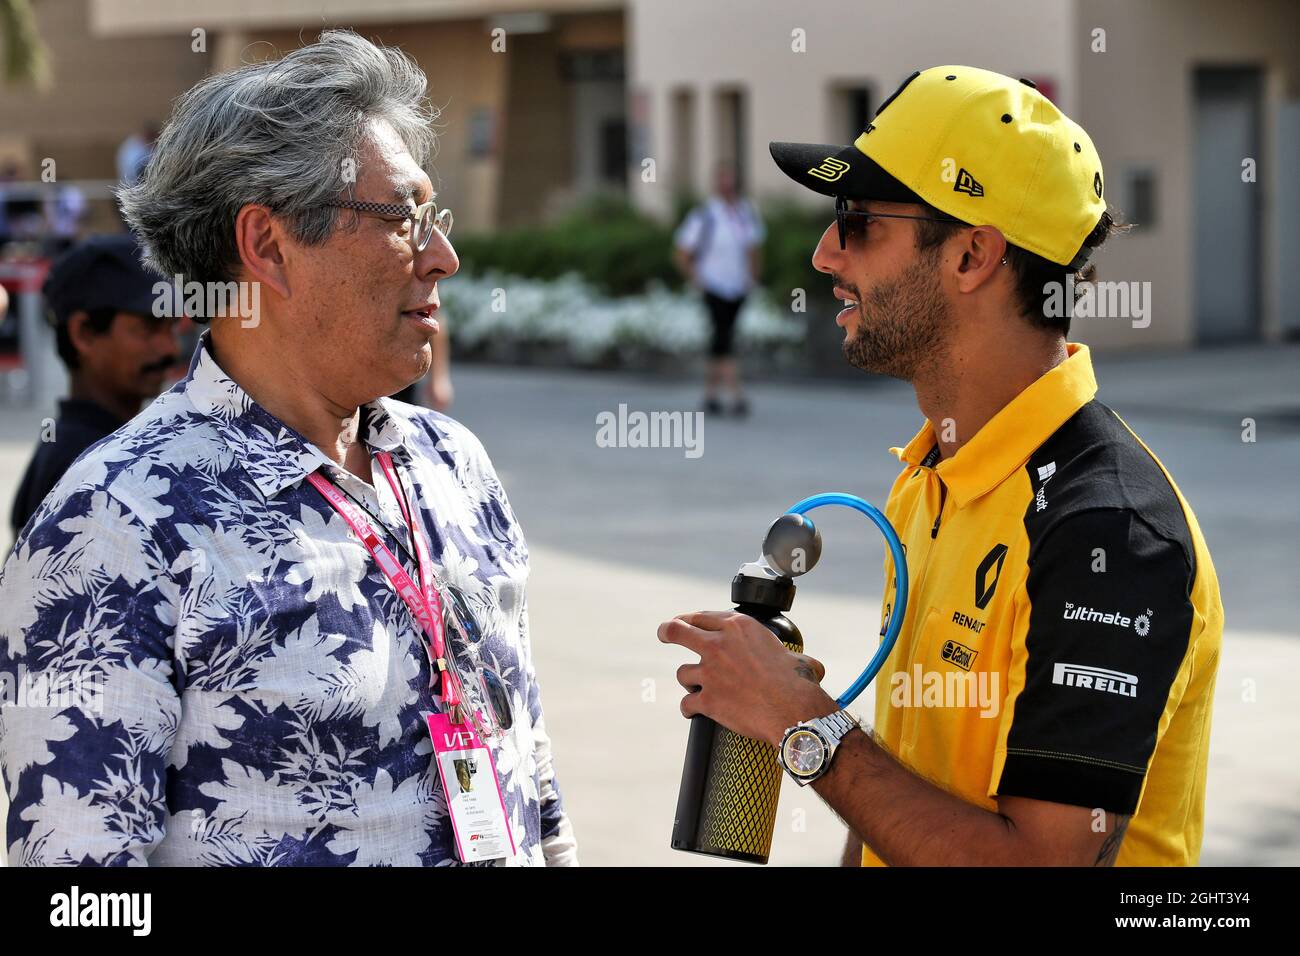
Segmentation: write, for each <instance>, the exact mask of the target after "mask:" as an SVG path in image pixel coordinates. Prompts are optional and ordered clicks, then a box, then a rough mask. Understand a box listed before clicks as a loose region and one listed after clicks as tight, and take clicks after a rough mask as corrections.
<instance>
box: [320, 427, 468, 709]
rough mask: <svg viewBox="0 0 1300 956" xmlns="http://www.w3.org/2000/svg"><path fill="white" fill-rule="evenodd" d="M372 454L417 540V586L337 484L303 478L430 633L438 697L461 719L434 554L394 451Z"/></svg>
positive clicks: (457, 689)
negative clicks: (352, 533)
mask: <svg viewBox="0 0 1300 956" xmlns="http://www.w3.org/2000/svg"><path fill="white" fill-rule="evenodd" d="M375 457H376V458H377V459H378V460H379V465H380V467H381V468H383V471H384V477H385V478H387V479H388V485H389V487H390V488H392V489H393V497H395V498H396V499H397V503H398V505H399V506H400V507H401V509H402V518H403V519H404V520H405V521H406V526H407V528H409V529H410V531H411V539H412V541H413V543H414V544H415V559H416V564H417V565H418V567H419V572H420V584H419V587H417V586H416V584H415V582H414V581H412V580H411V576H410V575H409V574H407V573H406V569H405V568H403V567H402V565H401V562H399V561H398V560H397V558H396V557H395V556H394V555H393V552H392V551H390V550H389V549H388V546H387V545H386V544H384V542H383V541H382V540H381V539H380V537H379V535H378V534H377V533H376V532H375V529H374V526H373V525H371V523H370V521H369V520H368V519H367V518H366V516H365V514H364V513H363V512H362V510H361V509H360V508H358V507H357V506H356V505H355V504H353V503H352V502H351V501H350V500H349V499H348V498H347V497H346V496H345V495H344V494H343V492H342V491H340V490H339V489H338V488H336V487H335V486H334V483H333V482H332V481H330V480H329V479H328V478H326V477H325V476H324V475H323V474H322V473H321V472H320V471H316V472H313V473H312V474H310V475H308V476H307V480H308V481H310V482H311V484H312V487H313V488H315V489H316V490H317V491H319V492H320V493H321V494H322V495H323V496H324V497H325V500H326V501H328V502H329V503H330V504H331V505H333V506H334V510H335V511H337V512H338V513H339V514H340V515H342V516H343V520H344V521H346V522H347V523H348V525H349V526H350V527H351V528H352V530H353V531H355V532H356V535H357V537H358V538H360V539H361V543H362V544H363V545H365V548H366V550H367V551H369V552H370V556H371V557H372V558H374V559H375V563H376V564H377V565H379V570H380V571H383V572H384V576H385V577H386V578H388V583H389V584H391V585H392V586H393V590H394V591H396V592H397V594H398V596H399V597H401V599H402V600H403V601H404V602H406V606H407V608H409V609H410V612H411V616H412V617H414V618H415V620H416V623H418V624H419V625H420V628H421V630H423V631H424V633H425V636H426V637H428V639H429V643H430V644H431V645H432V646H433V657H432V659H431V661H430V663H431V664H432V665H433V666H434V668H435V670H436V672H437V673H439V674H441V676H442V699H443V701H444V702H445V703H446V705H447V710H448V713H449V714H450V716H451V722H452V723H453V724H460V723H463V720H462V717H461V695H460V686H459V684H460V682H459V680H458V679H457V677H456V674H455V672H453V671H452V670H451V669H450V668H449V667H448V666H447V653H446V651H447V641H446V633H445V631H444V630H443V626H442V598H441V596H440V595H439V594H438V589H437V588H436V587H435V586H434V583H433V570H432V568H433V559H432V558H431V557H430V556H429V547H428V544H427V543H426V542H425V540H424V534H423V531H422V529H421V528H420V527H419V526H418V525H417V524H416V522H415V520H414V519H413V517H412V513H411V508H410V506H409V505H408V503H407V501H406V492H405V490H404V489H403V488H402V485H401V482H400V481H399V480H398V478H397V472H396V469H394V467H393V459H392V456H391V455H389V454H388V452H386V451H381V452H379V453H378V454H376V455H375Z"/></svg>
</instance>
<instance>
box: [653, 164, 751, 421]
mask: <svg viewBox="0 0 1300 956" xmlns="http://www.w3.org/2000/svg"><path fill="white" fill-rule="evenodd" d="M766 235H767V233H766V230H765V229H764V226H763V220H762V219H761V218H760V217H759V215H758V213H757V212H756V211H755V210H754V207H753V205H752V204H751V203H750V202H749V200H748V199H745V198H744V197H743V196H741V194H740V190H739V187H738V184H737V176H736V168H735V166H734V165H733V164H731V163H721V164H719V166H718V168H717V173H716V176H715V179H714V195H713V196H712V197H710V198H709V199H708V200H707V201H706V202H704V203H702V204H701V205H699V206H697V207H696V208H694V209H692V210H691V211H690V213H688V214H687V216H686V218H685V219H684V220H682V224H681V226H679V227H678V229H677V233H676V235H675V236H674V237H673V244H674V247H675V248H674V250H673V260H674V261H675V262H676V264H677V268H678V269H680V270H681V273H682V275H683V276H685V277H686V281H687V282H688V283H690V284H691V285H692V286H694V287H695V288H697V289H699V290H700V292H701V294H702V295H703V297H704V306H705V308H706V309H708V312H709V324H710V327H711V329H712V336H711V338H710V342H709V367H708V376H707V378H706V380H705V384H704V410H705V411H706V412H708V413H709V414H713V415H716V414H720V413H721V412H722V411H723V405H722V398H721V392H722V391H723V390H724V389H726V390H727V391H729V392H730V393H731V398H732V403H733V404H732V412H733V413H734V414H735V415H737V416H738V417H739V416H744V415H747V414H748V413H749V402H748V401H747V400H746V398H745V394H744V391H743V389H742V387H741V384H740V368H739V364H738V362H737V360H736V357H735V351H736V321H737V319H738V317H739V315H740V307H741V306H742V305H743V304H744V302H745V297H746V296H747V295H749V293H750V290H752V289H753V288H754V285H755V284H756V283H757V282H758V276H759V272H760V271H761V269H762V249H763V239H764V238H765V237H766Z"/></svg>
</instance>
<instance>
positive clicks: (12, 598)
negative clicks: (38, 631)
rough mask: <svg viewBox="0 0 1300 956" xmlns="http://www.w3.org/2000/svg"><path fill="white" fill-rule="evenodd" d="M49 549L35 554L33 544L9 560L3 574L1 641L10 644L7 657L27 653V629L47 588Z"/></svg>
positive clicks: (0, 583)
mask: <svg viewBox="0 0 1300 956" xmlns="http://www.w3.org/2000/svg"><path fill="white" fill-rule="evenodd" d="M49 557H50V549H49V548H41V550H39V551H37V552H36V553H34V554H33V553H32V550H31V544H30V542H24V544H23V546H22V547H21V548H19V549H18V550H17V551H15V552H14V553H13V554H11V555H10V556H9V561H8V562H7V563H6V564H5V566H4V570H3V571H0V608H3V609H4V610H3V611H2V612H0V641H8V642H9V647H8V649H7V650H8V653H9V655H10V656H12V657H19V656H21V655H22V654H25V653H26V652H27V640H26V638H25V637H24V635H25V634H26V632H27V629H28V628H30V627H31V626H32V625H33V624H35V623H36V619H37V617H38V616H39V611H40V597H41V591H42V589H43V587H44V567H45V562H46V560H47V559H48V558H49Z"/></svg>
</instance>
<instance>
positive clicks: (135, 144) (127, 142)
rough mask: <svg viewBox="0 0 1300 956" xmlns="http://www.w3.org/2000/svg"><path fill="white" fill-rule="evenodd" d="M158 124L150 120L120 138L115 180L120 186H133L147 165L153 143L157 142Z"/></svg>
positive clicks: (151, 153)
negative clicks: (133, 131)
mask: <svg viewBox="0 0 1300 956" xmlns="http://www.w3.org/2000/svg"><path fill="white" fill-rule="evenodd" d="M158 133H159V128H158V124H157V123H156V122H154V121H152V120H150V121H149V122H148V123H146V124H145V125H144V126H143V127H141V129H140V131H139V132H136V133H132V134H131V135H130V136H128V137H127V138H126V139H124V140H122V145H121V146H119V147H118V148H117V180H118V183H119V184H120V185H122V186H134V185H135V184H136V183H138V182H139V181H140V176H141V174H142V173H144V169H145V167H146V166H148V165H149V157H150V156H152V155H153V150H154V144H155V143H157V142H158Z"/></svg>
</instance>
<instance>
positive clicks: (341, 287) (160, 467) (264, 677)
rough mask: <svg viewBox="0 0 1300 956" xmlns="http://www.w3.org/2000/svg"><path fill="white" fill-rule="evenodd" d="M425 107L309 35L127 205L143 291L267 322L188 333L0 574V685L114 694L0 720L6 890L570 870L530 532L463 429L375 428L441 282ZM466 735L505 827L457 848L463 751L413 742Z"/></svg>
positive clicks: (215, 81)
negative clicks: (214, 291) (87, 684)
mask: <svg viewBox="0 0 1300 956" xmlns="http://www.w3.org/2000/svg"><path fill="white" fill-rule="evenodd" d="M426 88H427V80H426V78H425V76H424V74H423V73H422V72H421V71H420V69H419V68H418V66H417V65H416V64H415V63H414V61H413V60H411V58H410V57H408V56H407V55H405V54H404V53H402V52H401V51H400V50H397V49H393V48H388V47H380V46H376V45H375V44H372V43H370V42H369V41H367V40H365V39H363V38H362V37H360V36H358V35H357V34H355V33H353V32H350V31H343V30H330V31H326V32H325V33H323V34H322V35H321V38H320V40H319V42H316V43H311V44H308V45H306V46H303V47H301V48H299V49H295V50H292V51H290V52H288V53H287V54H285V55H284V56H283V57H282V58H280V59H277V60H271V61H267V62H260V63H255V64H249V65H246V66H243V67H241V68H239V69H236V70H232V71H230V72H224V73H219V74H214V75H213V76H210V77H208V78H206V79H204V80H202V81H201V82H200V83H198V84H197V85H196V86H194V87H193V88H192V89H190V90H189V91H188V92H187V93H185V94H184V95H183V96H182V97H181V98H180V99H179V100H178V101H177V105H176V108H175V111H174V113H173V115H172V117H171V119H170V120H169V121H168V123H167V125H166V127H165V128H164V130H163V132H162V134H161V135H160V137H159V139H158V144H157V148H156V150H155V152H154V155H153V157H152V159H151V160H150V162H149V171H148V175H146V176H145V177H144V178H143V179H142V180H141V181H140V182H139V183H137V184H136V186H134V187H131V188H128V189H125V190H123V191H122V193H121V201H122V209H123V211H124V213H125V215H126V217H127V219H128V220H129V221H130V223H131V224H132V226H133V227H134V231H135V233H136V235H138V236H139V237H140V239H141V241H142V243H143V244H144V245H145V246H146V247H147V249H148V254H149V264H150V265H151V266H152V267H154V268H155V269H156V270H157V271H158V272H159V273H160V274H161V275H164V276H168V277H171V276H177V275H180V276H183V277H184V280H185V285H186V288H187V289H188V287H189V286H190V284H191V283H198V284H199V285H201V286H207V287H209V288H211V287H213V286H215V285H217V284H220V285H221V286H223V287H229V286H235V287H236V288H239V289H246V290H252V289H256V290H259V291H258V293H257V296H258V298H257V305H256V306H255V307H254V308H255V312H254V313H253V314H252V315H251V316H250V315H243V314H237V313H235V314H232V313H231V312H230V311H229V310H227V309H218V310H217V314H215V315H212V316H210V317H209V320H210V328H209V329H208V330H206V331H205V332H204V333H203V336H202V338H201V339H200V342H199V345H198V348H197V349H196V351H195V353H194V356H193V358H192V360H191V363H190V368H189V373H188V374H187V375H186V377H185V378H184V379H183V380H182V381H181V382H180V383H179V384H177V385H176V386H175V387H174V388H172V389H170V390H169V391H167V392H166V393H164V394H163V395H162V396H160V397H159V398H158V399H157V400H156V401H154V402H153V403H152V404H151V405H150V406H149V407H148V409H146V410H145V411H144V412H143V413H142V414H140V415H138V416H136V418H135V419H133V420H132V421H131V422H130V423H129V424H128V425H127V426H126V427H124V428H121V429H119V430H118V431H117V432H116V433H114V435H113V436H112V437H111V438H109V439H108V440H106V441H104V442H101V443H100V444H99V445H98V446H96V447H95V448H94V449H92V450H91V451H90V452H88V453H87V454H85V455H83V456H82V457H81V459H80V460H79V461H78V462H77V463H76V464H75V465H74V466H73V467H72V468H71V469H70V470H69V471H68V473H67V474H66V475H64V477H63V479H62V480H61V481H60V482H59V484H58V485H57V486H56V487H55V489H54V491H53V492H51V493H50V495H48V496H47V497H46V499H45V501H44V502H43V503H42V504H41V507H40V509H39V510H38V511H37V513H36V515H35V516H34V517H33V518H32V520H31V521H30V522H29V523H28V525H27V527H26V528H25V529H24V531H23V533H22V534H21V535H20V536H19V538H18V542H17V544H16V545H15V548H14V552H13V554H12V555H11V556H10V558H9V560H8V562H7V563H6V564H5V566H4V570H3V572H0V607H3V608H5V613H4V614H3V615H0V677H3V678H4V679H6V680H17V679H18V675H19V674H21V673H40V674H42V675H44V676H46V677H47V678H48V680H50V681H51V682H57V681H59V680H60V679H61V678H62V679H66V680H67V681H71V680H74V679H76V678H77V677H78V676H79V675H82V674H85V673H91V674H94V675H95V677H96V679H97V680H98V681H99V682H100V683H99V685H98V686H100V687H101V688H102V693H101V694H100V695H99V696H98V698H94V699H93V700H98V702H99V706H98V707H96V706H93V705H92V706H77V707H67V708H62V709H61V708H59V707H54V706H51V707H39V708H37V707H28V708H14V710H21V711H23V713H21V714H19V715H17V717H16V718H15V719H14V720H9V719H8V718H7V716H6V720H4V721H0V763H3V765H4V766H5V775H4V777H5V780H4V782H5V785H6V787H7V788H8V794H9V815H8V830H7V834H6V836H7V840H8V852H9V862H10V864H11V865H33V866H35V865H55V864H65V863H79V864H85V865H97V866H107V865H127V864H134V865H143V864H148V865H153V866H165V865H190V866H196V865H205V866H213V865H245V866H308V865H338V866H342V865H353V866H369V865H391V866H397V865H401V866H440V865H455V864H458V863H470V864H483V863H496V864H502V863H504V864H507V865H510V864H514V865H548V866H563V865H573V864H576V862H577V845H576V841H575V839H574V837H573V831H572V827H571V826H570V825H569V821H568V817H567V815H566V814H565V812H564V806H563V801H562V799H561V795H560V791H559V787H558V784H557V782H556V771H555V765H554V761H553V759H552V755H551V742H550V737H549V735H548V733H547V729H546V724H545V721H544V718H543V710H542V704H541V690H540V686H539V683H538V680H537V675H536V671H535V669H534V665H533V653H532V644H531V636H530V631H529V627H528V607H527V599H526V595H527V590H526V581H527V579H528V568H529V556H528V547H527V544H526V543H525V541H524V537H523V533H522V531H521V530H520V527H519V524H518V522H517V521H516V520H515V517H514V513H513V511H512V510H511V507H510V504H509V501H508V500H507V498H506V495H505V492H504V489H503V488H502V486H501V482H500V480H499V479H498V478H497V475H496V472H495V470H494V469H493V467H492V463H491V461H490V460H489V458H488V455H487V453H486V451H485V450H484V448H483V446H482V444H481V443H480V442H479V440H478V439H477V438H476V437H475V436H474V434H473V433H472V432H470V431H469V429H467V428H465V427H464V426H463V425H461V424H460V423H458V422H455V421H453V420H452V419H450V418H447V417H446V416H445V415H442V414H440V413H439V412H436V411H431V410H428V409H422V408H416V407H414V406H411V405H408V404H405V403H402V402H397V401H392V400H390V399H388V398H386V397H385V396H388V395H392V394H393V393H394V392H397V391H398V390H400V389H401V388H403V387H405V386H407V385H409V384H410V383H411V382H414V381H417V380H418V379H420V378H422V377H423V376H424V375H425V374H426V373H427V372H428V371H429V368H430V365H431V363H432V361H433V355H432V352H433V349H432V342H433V339H434V338H435V337H436V336H437V335H438V334H439V324H438V319H437V317H436V314H437V312H438V309H439V286H438V283H439V282H440V280H442V279H447V278H450V277H451V276H453V275H454V274H455V273H456V271H457V269H458V268H459V266H460V262H459V259H458V258H457V256H456V253H455V250H454V249H453V248H452V246H451V243H450V242H449V241H448V234H449V233H450V231H451V227H452V220H451V215H450V213H449V211H448V210H446V209H441V210H440V209H439V207H438V206H437V205H436V202H435V198H434V197H435V194H434V191H433V187H432V183H431V181H430V178H429V174H428V173H427V172H426V170H425V166H426V164H427V163H428V162H429V160H430V156H431V153H432V148H433V144H434V129H433V125H432V124H433V121H434V119H435V118H436V115H437V114H436V111H435V110H434V109H433V108H432V106H431V105H430V103H429V100H428V97H427V95H426ZM241 298H242V295H241ZM416 581H418V582H419V583H418V584H416V583H414V582H416ZM55 582H57V584H56V583H55ZM68 633H82V634H95V635H97V636H98V635H103V638H102V639H96V640H90V639H87V640H84V641H81V642H80V643H76V644H75V645H73V646H69V645H68V644H66V643H65V642H64V641H62V640H61V637H62V635H64V634H68ZM463 635H468V637H466V636H463ZM444 636H445V639H446V643H444ZM456 675H460V676H461V680H460V682H459V687H460V690H461V692H463V693H464V694H466V698H465V700H464V704H465V705H468V706H467V709H465V710H462V707H461V701H459V700H458V699H457V698H458V696H459V694H458V690H457V687H458V684H457V682H456V680H455V676H456ZM476 698H477V700H476ZM476 705H481V706H476ZM482 713H490V714H491V715H492V717H493V725H494V726H493V728H492V730H493V732H492V733H491V735H490V736H489V737H488V744H489V746H490V747H491V754H490V756H491V757H492V759H493V760H494V761H495V770H496V776H497V780H496V781H495V783H496V784H498V785H499V786H500V792H501V799H500V800H497V801H495V802H493V801H488V802H487V803H486V804H483V805H481V806H480V809H481V811H482V816H481V817H478V818H473V819H468V820H467V819H466V818H464V817H462V818H460V819H459V823H458V824H454V821H455V820H456V817H455V816H453V814H458V813H460V812H461V811H462V809H463V802H458V801H452V803H451V806H449V805H448V799H447V796H446V790H445V788H444V784H443V783H442V781H441V780H440V775H439V771H438V765H437V764H436V763H435V760H434V758H433V756H432V753H431V751H432V748H433V747H434V746H435V745H437V744H438V742H439V741H440V740H445V739H446V737H447V736H452V737H454V738H456V739H460V736H461V734H460V732H459V731H457V732H454V733H444V734H442V735H439V736H431V724H430V720H429V719H427V718H426V715H427V717H428V718H432V719H433V723H435V724H436V723H437V721H438V720H439V719H444V718H445V720H446V721H448V722H449V723H450V726H452V727H453V728H459V727H465V726H466V724H465V723H464V720H465V715H466V714H469V715H475V717H474V723H475V724H478V718H477V715H478V714H482ZM484 732H486V731H485V730H484V729H483V728H481V727H480V733H484ZM466 736H468V735H466ZM473 753H474V754H475V759H476V763H477V765H478V766H479V767H480V768H481V772H480V773H479V775H478V779H476V781H475V789H476V790H479V792H480V793H483V792H488V784H489V780H491V778H492V771H491V769H490V768H491V767H492V764H491V763H490V762H489V760H488V759H487V757H488V755H486V754H484V752H483V751H482V750H481V749H480V748H474V749H473ZM482 771H487V772H482ZM451 781H452V783H454V782H455V776H454V774H453V775H452V776H451ZM480 788H482V789H480ZM492 792H493V793H494V794H495V791H492ZM494 807H495V808H496V809H494ZM498 813H499V814H500V820H499V822H500V826H499V827H497V826H496V825H495V824H494V825H493V829H492V831H491V832H487V833H486V836H487V839H485V840H482V841H480V842H477V843H474V842H469V841H466V843H465V844H462V842H461V840H460V839H459V837H458V834H459V833H460V832H462V831H463V830H464V829H465V827H466V826H470V825H472V826H474V827H475V828H476V829H475V831H474V834H475V835H483V834H484V833H485V832H486V831H484V830H482V829H481V827H480V824H481V823H483V822H484V821H487V822H489V823H490V822H491V821H492V819H493V818H494V817H496V816H497V814H498ZM502 832H508V834H509V836H510V840H508V841H507V840H506V839H505V838H504V836H502V835H501V834H502ZM480 847H483V848H485V849H484V851H483V852H482V853H481V854H480V853H476V852H475V851H476V850H477V849H478V848H480Z"/></svg>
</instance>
